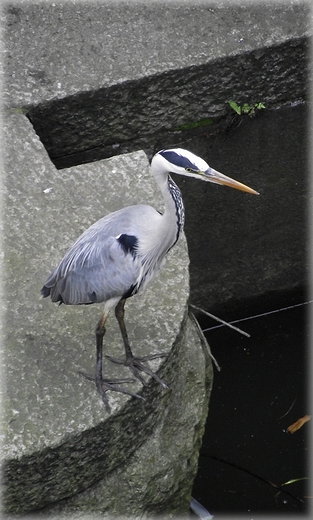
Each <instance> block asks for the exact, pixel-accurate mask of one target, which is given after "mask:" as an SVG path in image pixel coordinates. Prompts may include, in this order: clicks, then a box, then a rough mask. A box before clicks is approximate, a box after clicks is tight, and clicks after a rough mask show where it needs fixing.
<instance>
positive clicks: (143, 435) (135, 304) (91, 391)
mask: <svg viewBox="0 0 313 520" xmlns="http://www.w3.org/2000/svg"><path fill="white" fill-rule="evenodd" d="M6 123H7V124H6V126H5V132H4V135H5V136H6V147H5V148H4V163H5V172H6V174H5V178H4V187H3V188H4V193H3V200H4V202H5V211H4V215H5V218H4V222H3V224H4V226H3V234H4V246H5V247H4V254H5V257H4V264H3V267H4V269H3V273H4V280H3V283H4V290H5V296H6V299H5V300H6V301H5V303H4V308H3V317H4V320H3V323H4V336H3V341H2V345H3V347H4V353H3V356H2V364H3V376H4V378H5V384H4V385H3V387H2V390H3V397H2V403H3V411H4V421H3V425H4V443H3V456H4V461H5V483H6V486H7V487H6V489H5V493H4V496H3V498H4V503H5V504H6V507H7V510H8V511H9V512H12V513H16V512H23V511H31V510H34V509H38V508H40V507H43V506H45V505H47V504H49V503H53V502H56V501H57V500H60V499H61V498H64V497H68V496H72V495H73V494H74V493H77V492H79V491H82V490H84V489H86V488H87V487H89V486H91V485H92V484H94V483H95V482H96V481H98V480H100V479H103V478H104V477H105V475H107V474H109V473H110V474H111V475H112V471H113V470H114V469H116V468H118V467H121V468H122V467H123V464H125V462H126V461H127V462H126V464H127V466H128V459H129V457H131V456H132V455H134V453H135V452H136V450H137V449H138V448H139V447H140V446H141V445H143V444H144V443H147V442H148V443H149V442H152V444H155V450H157V451H156V452H155V453H153V451H151V454H150V455H151V457H152V458H153V456H155V457H157V452H158V450H163V449H164V460H165V459H166V458H167V457H169V459H170V458H171V455H170V452H171V450H172V443H173V438H172V437H171V438H170V439H169V438H167V436H166V428H167V429H168V431H169V432H170V433H171V435H172V434H173V431H172V429H173V428H174V429H175V427H176V428H177V429H179V428H180V427H181V426H182V424H184V419H183V417H184V416H185V418H186V425H187V429H186V430H184V434H183V435H181V436H180V439H181V440H179V441H177V442H178V444H177V446H176V448H177V451H176V456H177V464H178V465H185V464H187V462H186V461H187V460H189V459H192V464H191V466H190V471H189V472H186V473H185V477H186V478H185V477H184V476H181V478H182V480H183V481H184V482H185V484H184V485H182V483H181V482H180V483H181V486H180V490H179V491H177V487H175V486H176V485H174V484H173V486H174V487H175V489H173V488H172V487H171V486H172V484H171V478H172V477H173V478H174V477H176V476H177V475H176V473H175V475H174V474H171V475H172V476H171V477H168V488H167V489H168V493H167V494H166V493H165V494H164V497H163V504H165V503H166V501H171V497H170V495H171V493H172V494H173V499H174V498H175V497H174V495H175V493H178V494H179V493H180V497H181V503H180V505H181V506H182V507H187V506H186V504H187V503H188V501H187V498H188V496H189V498H190V492H191V486H192V476H194V474H195V471H196V458H197V450H198V447H199V443H200V438H201V434H202V430H203V425H204V420H205V416H206V412H207V400H208V392H207V389H206V386H207V379H206V368H205V365H206V363H205V359H204V354H203V351H202V349H201V342H200V340H199V339H198V337H197V334H196V332H195V330H194V329H193V330H191V331H190V327H191V328H192V326H191V324H190V323H189V324H188V318H187V317H186V304H187V299H188V295H189V277H188V254H187V248H186V242H185V240H182V241H180V243H179V245H178V246H177V247H176V248H174V250H173V252H172V254H171V255H170V258H169V260H168V262H167V265H166V268H165V269H164V271H163V273H162V275H161V276H160V278H159V279H158V280H157V281H156V282H155V284H154V285H153V286H151V287H150V288H148V290H147V292H146V294H145V296H142V297H139V296H138V297H136V298H133V299H131V300H130V301H129V304H128V305H127V311H126V312H127V314H126V323H127V325H128V329H129V336H130V341H131V343H132V344H133V349H134V352H135V353H136V354H137V355H147V354H148V353H152V352H155V351H165V352H169V353H170V356H169V358H168V359H167V360H166V361H165V362H162V364H161V361H160V360H157V361H155V362H153V364H151V365H152V368H153V369H154V370H157V369H158V367H159V366H161V365H162V366H161V372H160V373H161V374H162V377H163V378H164V380H165V381H166V382H167V383H168V385H169V387H170V391H168V392H167V391H164V390H163V389H162V388H161V387H160V385H157V384H154V381H153V382H150V384H149V386H148V387H147V388H144V390H141V385H140V383H139V382H138V383H134V384H132V385H131V386H130V385H128V387H129V388H132V390H134V391H138V392H140V393H142V395H143V396H145V398H146V401H139V400H138V399H131V398H128V397H125V396H123V395H121V394H117V393H111V395H109V401H110V405H111V407H112V410H113V412H112V414H111V416H108V415H107V413H106V411H105V409H104V406H103V404H102V401H101V399H100V398H99V395H98V393H97V391H96V389H95V386H94V384H93V383H92V382H89V381H87V380H86V379H84V378H82V377H81V376H80V375H78V374H77V371H78V370H80V369H81V370H85V371H87V372H89V373H91V374H93V373H94V367H95V338H94V329H95V325H96V322H97V320H98V319H99V315H100V313H101V308H100V306H81V307H70V306H69V307H66V306H61V307H58V306H57V305H53V304H52V303H51V302H50V301H49V300H42V299H41V297H40V288H41V286H42V284H43V282H44V281H45V278H46V276H47V275H48V274H49V272H50V271H51V270H52V269H53V268H54V267H55V266H56V265H57V262H58V261H59V260H60V259H61V257H62V255H63V253H64V252H65V250H66V249H67V248H68V247H69V246H70V245H71V243H72V242H73V241H74V239H75V238H76V237H77V236H78V235H79V234H80V233H81V232H82V231H83V230H84V229H85V228H86V227H87V226H88V225H90V224H91V223H92V222H94V221H95V220H97V219H98V218H99V217H101V216H103V214H105V213H107V212H110V211H113V210H115V209H117V208H118V207H121V206H124V205H130V204H134V203H139V202H143V201H144V202H147V203H149V202H150V203H151V204H153V205H154V206H156V207H157V208H160V209H162V200H161V198H160V195H159V193H158V190H157V187H156V186H155V185H154V182H153V179H152V177H151V174H150V172H149V168H148V161H147V158H146V156H145V154H144V153H143V152H136V153H134V154H130V155H128V156H120V157H118V158H112V159H110V160H107V161H101V162H98V163H94V164H90V165H88V166H86V165H85V166H80V167H75V168H71V169H68V170H62V171H58V170H56V169H55V168H54V166H53V165H52V163H51V162H50V160H49V158H48V156H47V154H46V152H45V150H44V148H43V146H42V144H41V143H40V141H39V139H38V137H37V136H36V134H35V132H34V130H33V128H32V126H31V124H30V123H29V121H28V120H27V118H26V117H25V116H23V115H21V114H18V115H11V116H9V118H8V121H7V122H6ZM120 186H123V189H122V190H121V188H120ZM187 326H188V327H189V328H188V330H189V338H190V341H187V340H186V338H185V334H186V327H187ZM190 334H191V336H190ZM105 344H106V345H107V352H108V353H110V354H111V355H113V356H114V357H121V355H122V354H123V347H122V343H121V337H120V332H119V330H118V326H117V323H116V320H115V319H114V318H111V320H110V321H109V322H108V328H107V334H106V336H105ZM173 345H175V347H174V351H172V350H173ZM171 349H172V350H171ZM104 373H105V375H106V376H109V377H113V378H115V377H129V372H128V370H127V369H125V368H124V367H120V366H116V365H113V364H110V363H109V362H105V368H104ZM182 394H184V395H183V397H182ZM170 403H173V404H170ZM187 403H188V406H187ZM169 406H171V407H172V406H173V407H174V408H175V413H176V419H175V417H174V411H173V410H172V412H171V414H170V415H168V414H169ZM166 417H169V419H168V420H170V421H172V422H171V425H170V427H169V426H168V425H167V426H166V428H165V427H163V426H162V423H163V422H164V423H165V424H166ZM175 425H176V426H175ZM157 428H159V429H160V436H161V437H160V440H161V438H162V443H163V445H162V446H159V445H158V439H157V438H156V439H155V441H149V437H150V436H151V435H154V431H155V430H156V429H157ZM177 439H178V437H177ZM175 442H176V441H175ZM193 450H195V451H193ZM166 451H169V453H168V455H166ZM192 454H193V455H192ZM150 469H152V474H153V468H150ZM155 469H156V473H155V474H154V476H155V487H154V492H155V494H156V496H159V495H158V492H157V488H158V486H160V485H161V486H162V489H163V488H164V485H165V484H164V482H163V480H164V479H163V476H162V474H161V471H160V467H157V465H156V466H155ZM120 471H122V469H120ZM136 471H137V470H136ZM142 471H143V475H141V473H140V468H138V471H137V479H138V481H141V480H142V479H143V480H146V476H145V471H146V468H145V467H144V466H143V470H142ZM110 478H111V477H110ZM150 478H151V479H153V477H150ZM118 480H119V478H118ZM113 481H114V479H113ZM113 481H112V485H111V488H110V489H111V492H110V493H109V495H110V494H111V496H112V497H114V496H115V494H116V490H115V491H114V483H113ZM115 485H116V481H115ZM108 500H109V499H108V498H107V499H106V501H105V507H106V508H107V509H108V510H109V511H110V508H111V507H112V501H113V500H115V498H112V499H111V503H110V504H108ZM121 503H122V502H121ZM123 507H125V508H127V507H128V505H127V502H126V503H124V505H123ZM129 507H130V506H129ZM138 507H139V508H143V507H144V506H143V503H142V502H141V503H140V504H139V505H138Z"/></svg>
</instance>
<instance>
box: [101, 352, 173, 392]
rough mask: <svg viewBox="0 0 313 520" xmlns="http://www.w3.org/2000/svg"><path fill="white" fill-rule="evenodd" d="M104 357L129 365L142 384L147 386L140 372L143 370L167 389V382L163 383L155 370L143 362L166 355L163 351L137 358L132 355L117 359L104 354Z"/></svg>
mask: <svg viewBox="0 0 313 520" xmlns="http://www.w3.org/2000/svg"><path fill="white" fill-rule="evenodd" d="M105 357H106V358H108V359H109V360H110V361H112V362H113V363H118V364H119V365H124V366H125V367H129V368H130V370H131V371H132V373H133V374H134V376H135V377H137V379H139V381H140V382H141V383H142V384H143V385H144V386H147V381H146V380H145V379H144V378H143V377H142V375H141V373H140V372H144V373H145V374H147V375H148V376H150V377H153V379H155V381H157V383H159V384H160V385H161V386H163V388H165V389H168V386H167V384H166V383H164V381H162V379H161V378H160V377H159V376H158V375H157V374H156V373H155V372H152V370H151V369H150V368H149V367H148V366H147V365H145V364H144V363H145V362H146V361H150V360H152V359H157V358H160V357H167V354H165V353H160V354H150V355H149V356H144V357H141V358H137V357H134V356H127V357H126V360H124V359H117V358H114V357H111V356H105Z"/></svg>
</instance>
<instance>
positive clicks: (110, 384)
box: [79, 313, 143, 413]
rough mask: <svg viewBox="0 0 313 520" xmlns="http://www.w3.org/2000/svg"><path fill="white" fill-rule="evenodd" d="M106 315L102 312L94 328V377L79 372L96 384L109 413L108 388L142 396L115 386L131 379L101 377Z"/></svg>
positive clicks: (133, 395)
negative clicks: (95, 360) (95, 355)
mask: <svg viewBox="0 0 313 520" xmlns="http://www.w3.org/2000/svg"><path fill="white" fill-rule="evenodd" d="M107 317H108V315H107V314H106V313H104V314H103V316H102V317H101V320H100V321H99V323H98V325H97V328H96V350H97V363H96V377H95V378H94V377H92V376H89V375H87V374H85V373H84V372H81V371H80V372H79V373H80V374H82V375H83V376H84V377H86V378H87V379H89V380H91V381H95V382H96V386H97V389H98V392H99V393H100V395H101V398H102V401H103V403H104V406H105V407H106V410H107V411H108V412H109V413H110V411H111V409H110V405H109V402H108V399H107V397H106V395H105V393H106V392H107V391H108V390H113V391H115V392H121V393H122V394H126V395H131V396H132V397H138V398H139V399H143V397H141V396H140V395H138V394H135V393H134V392H130V391H129V390H125V389H124V388H121V387H119V386H116V385H117V384H119V383H129V382H133V380H132V379H116V380H108V379H103V376H102V357H103V337H104V334H105V322H106V320H107Z"/></svg>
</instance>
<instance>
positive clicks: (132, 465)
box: [35, 321, 212, 520]
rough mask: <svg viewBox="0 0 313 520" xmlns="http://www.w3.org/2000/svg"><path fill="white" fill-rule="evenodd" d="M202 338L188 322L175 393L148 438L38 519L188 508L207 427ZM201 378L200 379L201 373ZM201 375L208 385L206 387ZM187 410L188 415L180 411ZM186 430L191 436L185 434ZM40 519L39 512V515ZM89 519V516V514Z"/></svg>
mask: <svg viewBox="0 0 313 520" xmlns="http://www.w3.org/2000/svg"><path fill="white" fill-rule="evenodd" d="M198 344H199V338H198V336H197V332H196V331H195V329H194V327H193V325H192V323H191V322H190V321H188V322H186V334H185V337H184V339H182V341H181V342H180V344H179V345H178V344H177V345H176V347H175V348H179V353H178V352H177V362H178V365H179V368H178V369H176V370H175V371H174V370H173V371H172V375H170V374H168V377H169V378H170V379H171V387H172V388H174V387H175V391H173V392H171V394H170V395H169V396H168V399H167V404H166V411H165V413H164V414H163V415H162V418H161V420H160V421H159V423H158V424H156V426H155V428H154V430H153V435H151V436H150V437H148V438H147V441H146V442H144V443H143V444H142V445H141V446H140V447H139V448H138V449H137V451H136V452H135V453H134V454H132V455H131V456H130V457H129V458H128V459H127V461H125V463H124V464H123V465H122V466H120V467H117V468H115V469H114V470H113V471H111V472H110V473H109V474H107V475H106V476H105V477H104V478H103V479H102V480H100V481H99V482H98V483H96V484H95V485H94V486H92V487H91V488H88V490H86V491H85V492H82V493H79V494H77V495H76V496H73V497H72V498H69V499H65V500H63V501H62V502H60V503H58V504H56V505H55V506H53V505H52V506H50V507H49V506H48V507H46V508H44V509H43V510H41V511H40V512H38V516H39V517H40V518H46V517H49V518H51V517H52V518H60V517H59V515H62V518H72V519H73V520H74V518H81V517H82V518H86V516H85V515H88V514H91V513H92V518H98V515H99V518H112V515H117V517H118V518H123V517H125V516H126V517H127V518H151V515H153V516H155V515H160V517H161V518H164V519H166V518H173V515H179V518H181V517H182V516H181V515H184V514H186V513H187V512H188V509H189V502H190V482H192V481H193V479H194V476H195V472H196V468H197V464H198V461H197V457H198V450H199V447H200V443H201V438H202V434H203V427H204V420H203V419H204V417H205V415H206V409H207V406H208V399H205V400H203V398H202V397H201V398H200V399H198V398H197V397H196V395H195V392H194V390H195V388H198V390H200V392H196V394H199V395H200V394H202V393H203V394H205V393H206V395H207V396H208V395H209V391H210V386H211V382H212V365H211V364H209V366H208V367H207V369H205V364H203V361H204V358H203V355H202V354H200V355H198V354H199V352H201V350H200V351H198V350H197V352H196V351H195V346H196V345H198ZM199 376H200V377H199ZM203 378H204V380H206V384H207V385H208V387H207V389H206V390H205V387H204V386H203ZM182 408H184V410H185V413H184V417H182V416H181V412H180V410H181V409H182ZM186 431H188V432H189V433H188V435H187V436H186ZM35 518H36V516H35ZM87 518H88V516H87Z"/></svg>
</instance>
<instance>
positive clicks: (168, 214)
mask: <svg viewBox="0 0 313 520" xmlns="http://www.w3.org/2000/svg"><path fill="white" fill-rule="evenodd" d="M156 158H157V157H156ZM156 158H154V159H153V160H152V163H151V170H152V173H153V176H154V178H155V181H156V183H157V185H158V187H159V189H160V191H161V193H162V195H163V200H164V204H165V209H164V213H163V216H162V220H163V224H164V228H163V233H164V235H166V236H167V237H168V238H169V244H168V248H167V251H169V250H170V249H171V248H172V247H173V246H174V244H176V242H177V240H178V238H179V235H180V233H181V232H182V231H183V228H184V222H185V208H184V204H183V199H182V196H181V192H180V189H179V188H178V186H177V184H175V182H174V181H173V179H172V178H171V176H170V175H169V172H167V171H166V170H165V169H164V167H163V165H162V164H160V162H158V161H157V160H156Z"/></svg>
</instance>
